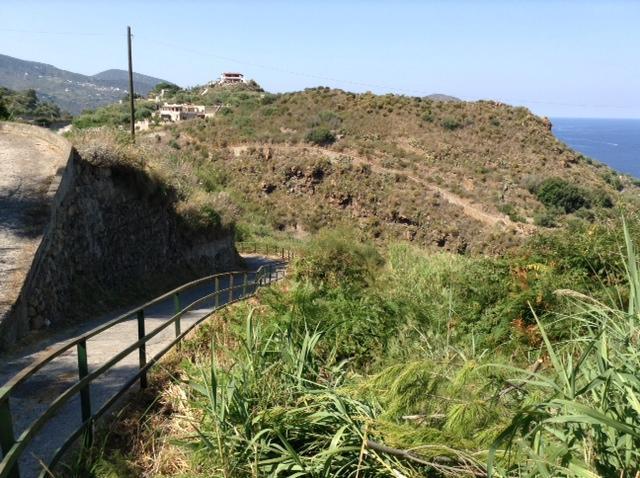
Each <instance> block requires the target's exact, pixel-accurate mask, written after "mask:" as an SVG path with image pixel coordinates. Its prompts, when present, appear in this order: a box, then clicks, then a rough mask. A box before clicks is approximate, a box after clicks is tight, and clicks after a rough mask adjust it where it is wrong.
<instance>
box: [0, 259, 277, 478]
mask: <svg viewBox="0 0 640 478" xmlns="http://www.w3.org/2000/svg"><path fill="white" fill-rule="evenodd" d="M243 258H244V259H245V264H246V266H247V270H249V271H253V272H254V271H256V270H257V269H258V268H259V267H260V266H262V265H264V264H267V263H270V262H275V261H274V260H273V259H269V258H266V257H263V256H259V255H244V256H243ZM241 278H242V275H238V276H236V277H234V283H235V284H239V283H240V282H239V281H240V280H241ZM250 280H251V278H250ZM227 286H228V280H221V281H220V288H221V289H224V288H226V287H227ZM213 290H214V288H213V284H207V285H202V286H200V287H197V288H195V289H193V290H190V291H188V292H186V293H185V294H184V295H181V301H182V305H183V306H185V305H187V304H189V303H192V302H194V301H195V300H197V299H198V298H200V297H203V296H205V295H206V294H209V293H211V292H212V291H213ZM236 297H237V296H236V294H234V298H236ZM228 299H229V298H228V297H225V295H224V294H222V296H221V304H224V303H226V302H227V301H228ZM127 310H130V309H127ZM212 311H213V303H210V304H206V305H203V306H200V307H198V308H197V309H194V310H192V311H190V312H188V313H186V314H185V315H184V316H183V318H182V320H181V322H182V329H183V330H186V329H187V328H188V327H189V326H190V325H192V324H193V323H195V322H196V321H197V320H198V319H199V318H201V317H203V316H205V315H208V314H209V313H211V312H212ZM124 312H126V310H123V311H117V312H114V313H110V314H107V315H105V316H103V317H100V318H99V319H95V320H91V321H88V322H85V323H83V324H81V325H78V326H75V327H74V328H70V329H67V330H64V331H59V332H57V333H55V334H53V335H52V336H50V337H48V338H46V339H42V340H40V341H37V342H34V343H31V344H29V345H27V346H25V347H24V348H23V349H21V350H20V351H19V352H14V353H13V354H12V355H7V356H4V357H1V358H0V387H2V386H3V385H4V384H6V383H7V382H8V381H9V380H10V379H11V378H12V377H13V376H14V375H16V374H17V373H18V372H19V371H20V370H22V369H24V368H25V367H28V366H30V365H32V364H34V363H36V362H38V361H39V360H41V359H43V358H45V357H46V356H47V355H48V354H49V353H51V352H52V351H54V350H55V349H57V348H58V347H60V346H61V345H63V344H64V343H66V342H68V341H70V340H73V339H74V338H76V337H78V336H80V335H82V334H84V333H86V332H88V331H90V330H92V329H95V328H96V327H98V326H99V325H101V324H103V323H105V322H107V321H109V320H111V319H114V318H115V317H117V316H119V315H120V314H122V313H124ZM173 314H174V304H173V299H172V298H168V299H166V300H165V301H163V302H161V303H159V304H156V305H155V306H153V307H150V308H149V309H145V328H146V331H147V333H149V332H150V331H152V330H154V329H155V328H157V327H159V326H160V325H162V324H163V323H164V322H165V321H166V320H167V319H169V318H170V317H171V316H173ZM137 327H138V325H137V321H136V319H135V318H131V319H129V320H127V321H125V322H122V323H120V324H118V325H116V326H114V327H112V328H110V329H108V330H106V331H104V332H102V333H100V334H98V335H96V336H95V337H93V338H91V339H90V340H88V341H87V351H88V358H89V370H90V371H91V370H95V369H96V368H98V367H99V366H101V365H102V364H104V363H105V362H106V361H107V360H108V359H110V358H111V357H113V356H114V355H116V354H117V353H118V352H120V351H121V350H123V349H125V348H126V347H128V346H129V345H131V344H132V343H133V342H135V341H136V340H137V334H138V328H137ZM174 336H175V332H174V328H173V327H172V326H170V327H167V328H166V329H164V330H163V331H162V332H161V333H159V334H158V335H157V336H155V337H154V338H153V339H151V340H150V341H149V342H147V356H148V357H152V356H154V355H155V354H156V353H158V352H159V351H160V350H162V349H163V348H164V347H165V346H166V345H167V344H168V343H170V342H171V340H172V339H173V338H174ZM77 370H78V368H77V354H76V349H75V347H73V348H72V349H71V350H69V351H68V352H65V353H64V354H62V355H61V356H59V357H57V358H56V359H54V360H53V361H52V362H50V363H49V364H47V365H45V366H44V367H43V368H42V369H41V370H39V371H38V372H37V373H36V374H34V375H33V376H31V377H30V378H28V379H27V380H26V381H25V382H24V383H22V384H21V385H19V386H18V387H17V388H16V389H15V390H14V392H13V393H12V394H11V399H10V407H11V411H12V416H13V420H14V435H15V436H16V437H18V436H20V434H21V433H22V432H23V431H24V430H25V429H26V428H27V427H28V426H29V425H30V424H31V423H32V422H33V421H34V420H35V419H36V418H37V417H38V416H40V415H42V413H43V412H44V411H45V410H46V409H47V408H48V407H49V406H50V405H51V402H52V401H53V399H55V398H56V397H57V396H58V395H60V394H61V393H62V392H63V391H65V390H66V389H67V388H69V387H70V386H72V385H73V384H74V383H76V382H77V381H78V376H77V374H78V372H77ZM137 370H138V351H137V350H136V351H135V352H133V353H131V354H129V355H128V356H127V357H126V358H125V359H123V360H122V361H121V362H119V363H118V364H117V365H116V366H114V367H113V368H112V369H110V370H109V371H108V372H107V373H105V374H104V375H102V376H100V377H99V378H98V379H96V380H94V381H93V382H92V383H91V406H92V410H94V411H96V410H98V409H99V408H100V407H101V406H102V404H104V403H106V402H107V400H109V398H110V397H111V396H113V395H114V394H115V393H116V392H117V391H118V390H119V389H120V387H122V385H123V384H124V383H125V382H126V381H127V380H129V379H130V378H131V377H132V376H133V375H135V373H136V372H137ZM80 424H81V417H80V400H79V396H77V395H76V396H75V397H74V398H72V399H71V400H69V402H67V403H66V404H65V405H64V406H63V407H62V409H61V410H60V411H59V412H58V413H57V414H56V415H55V417H54V418H52V419H51V420H50V421H49V422H48V423H47V424H46V425H45V426H44V428H43V429H42V430H40V431H39V432H38V433H37V435H36V437H35V438H34V440H33V441H32V442H31V444H30V445H29V447H28V448H27V449H26V450H25V452H24V453H23V455H22V458H21V459H20V477H21V478H35V477H37V476H38V474H39V473H40V471H41V469H42V467H41V464H40V462H42V463H48V462H49V461H50V460H51V458H52V457H53V455H54V454H55V451H56V450H57V449H58V447H60V446H61V445H62V444H63V443H64V441H65V439H66V438H67V437H68V436H70V435H71V434H72V433H73V432H74V431H75V430H76V429H77V428H78V427H79V426H80Z"/></svg>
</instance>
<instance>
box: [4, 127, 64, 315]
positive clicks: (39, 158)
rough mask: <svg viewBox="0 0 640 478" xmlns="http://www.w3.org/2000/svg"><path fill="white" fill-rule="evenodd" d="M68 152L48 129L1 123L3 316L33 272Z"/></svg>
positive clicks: (62, 143)
mask: <svg viewBox="0 0 640 478" xmlns="http://www.w3.org/2000/svg"><path fill="white" fill-rule="evenodd" d="M49 135H50V136H51V137H49ZM68 153H69V151H68V149H65V147H64V142H63V141H62V140H61V139H60V138H57V137H55V136H54V135H53V134H52V133H48V132H47V131H45V130H42V128H37V127H35V126H29V125H17V124H11V123H2V122H0V320H2V318H3V316H4V314H5V313H6V312H7V311H8V309H9V308H10V307H11V306H12V305H13V303H14V302H15V299H16V298H17V296H18V293H19V292H20V287H21V286H22V281H23V279H24V276H25V275H26V274H27V272H28V271H29V267H30V266H31V260H32V259H33V254H34V253H35V251H36V249H37V247H38V244H39V243H40V239H41V236H42V232H43V230H44V227H45V224H46V223H47V221H48V219H49V217H48V208H49V203H50V201H51V194H50V192H51V191H50V187H51V185H52V183H53V182H54V181H55V179H56V175H57V173H58V170H59V169H60V168H61V167H64V165H65V164H66V161H67V159H68Z"/></svg>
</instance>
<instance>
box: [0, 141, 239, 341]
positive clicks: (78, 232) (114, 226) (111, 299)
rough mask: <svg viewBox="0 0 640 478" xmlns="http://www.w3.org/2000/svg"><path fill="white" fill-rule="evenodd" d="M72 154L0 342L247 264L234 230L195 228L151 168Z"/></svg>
mask: <svg viewBox="0 0 640 478" xmlns="http://www.w3.org/2000/svg"><path fill="white" fill-rule="evenodd" d="M69 151H70V153H69V161H68V164H67V166H66V168H65V169H64V172H63V173H62V175H61V181H60V183H59V185H58V184H56V186H58V187H57V190H56V193H55V196H54V197H53V203H52V206H51V216H50V221H49V224H48V226H47V227H46V229H45V231H44V234H43V238H42V241H41V243H40V247H39V248H38V250H37V252H36V254H35V256H34V258H33V262H32V265H31V268H30V270H29V273H28V275H27V277H26V279H25V281H24V283H23V285H22V289H21V291H20V296H19V298H18V300H17V301H16V302H15V304H14V306H13V309H12V310H11V312H10V313H9V315H8V317H5V319H4V320H3V321H2V322H1V323H0V348H6V347H7V346H10V345H12V344H14V343H15V342H16V340H18V339H20V338H21V337H24V336H25V335H27V334H28V333H29V332H30V331H33V330H38V329H43V328H46V327H55V326H60V325H61V324H65V323H69V322H72V321H79V320H83V319H84V318H88V317H89V316H91V314H97V313H100V312H105V311H107V310H109V307H113V306H114V305H115V304H120V305H124V303H125V302H127V300H129V301H134V300H135V298H136V297H140V295H141V294H142V295H144V293H145V292H146V293H147V294H150V293H151V292H152V291H153V292H158V291H161V290H166V289H168V288H170V287H173V286H175V285H178V284H179V283H181V282H184V281H187V280H190V279H194V278H196V277H199V276H202V275H206V274H212V273H214V272H216V271H220V270H227V269H230V268H233V267H236V266H237V265H238V264H239V261H240V257H239V256H238V254H237V252H236V250H235V247H234V243H233V231H232V230H221V231H193V230H192V229H191V228H190V227H189V226H188V225H187V224H185V223H184V222H183V219H182V218H181V217H180V216H178V215H177V214H176V213H175V209H174V205H175V197H173V193H172V192H171V191H167V190H165V189H164V188H163V187H162V186H161V185H158V184H156V183H154V181H153V180H152V179H151V178H149V177H148V176H147V175H146V174H145V173H144V172H142V171H140V170H137V169H135V168H132V167H128V166H124V165H115V166H114V165H111V166H96V165H94V164H92V163H89V162H87V161H85V160H83V159H82V158H81V157H80V156H79V155H78V153H77V152H75V150H73V149H71V148H70V149H69Z"/></svg>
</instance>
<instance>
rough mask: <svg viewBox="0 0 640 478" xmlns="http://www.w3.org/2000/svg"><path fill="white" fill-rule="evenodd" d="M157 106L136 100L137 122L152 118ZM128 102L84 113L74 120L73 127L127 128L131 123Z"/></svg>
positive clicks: (149, 102)
mask: <svg viewBox="0 0 640 478" xmlns="http://www.w3.org/2000/svg"><path fill="white" fill-rule="evenodd" d="M155 108H156V105H155V103H153V102H151V101H145V100H136V121H141V120H143V119H147V118H150V117H151V115H152V114H153V112H154V111H155ZM130 116H131V113H130V112H129V103H128V100H126V101H124V100H123V101H122V103H114V104H112V105H109V106H104V107H102V108H98V109H96V110H95V111H90V110H88V111H83V112H82V114H80V115H79V116H76V117H75V118H74V119H73V126H74V127H75V128H78V129H83V128H95V127H99V126H114V127H118V126H127V125H129V122H130Z"/></svg>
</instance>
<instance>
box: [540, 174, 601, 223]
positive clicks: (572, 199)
mask: <svg viewBox="0 0 640 478" xmlns="http://www.w3.org/2000/svg"><path fill="white" fill-rule="evenodd" d="M536 195H537V196H538V200H539V201H540V202H541V203H542V204H544V205H545V206H547V207H552V208H559V209H562V210H564V212H565V213H567V214H569V213H572V212H575V211H577V210H578V209H580V208H583V207H587V208H588V207H591V201H590V200H589V194H588V193H587V192H586V191H585V190H584V189H582V188H581V187H578V186H576V185H574V184H571V183H569V182H567V181H565V180H564V179H560V178H549V179H546V180H544V181H543V182H542V183H541V184H540V186H538V188H537V190H536Z"/></svg>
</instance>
